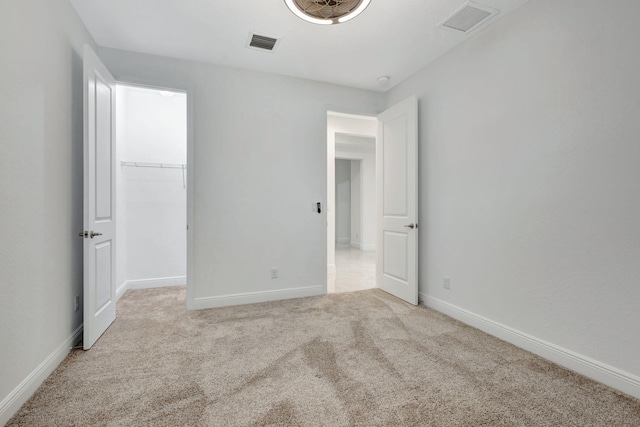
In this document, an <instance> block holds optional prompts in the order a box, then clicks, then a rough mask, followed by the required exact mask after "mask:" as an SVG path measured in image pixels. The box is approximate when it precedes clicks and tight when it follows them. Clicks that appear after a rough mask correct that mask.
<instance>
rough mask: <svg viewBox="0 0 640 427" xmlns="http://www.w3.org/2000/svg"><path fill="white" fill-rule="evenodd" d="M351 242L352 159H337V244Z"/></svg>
mask: <svg viewBox="0 0 640 427" xmlns="http://www.w3.org/2000/svg"><path fill="white" fill-rule="evenodd" d="M350 243H351V160H341V159H336V245H338V246H344V245H349V244H350Z"/></svg>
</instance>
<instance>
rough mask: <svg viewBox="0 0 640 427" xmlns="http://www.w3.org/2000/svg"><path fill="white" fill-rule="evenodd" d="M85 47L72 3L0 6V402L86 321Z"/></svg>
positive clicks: (24, 1)
mask: <svg viewBox="0 0 640 427" xmlns="http://www.w3.org/2000/svg"><path fill="white" fill-rule="evenodd" d="M84 43H89V44H92V45H93V41H92V39H91V37H90V36H89V35H88V33H87V32H86V30H85V29H84V26H83V25H82V23H81V22H80V20H79V19H78V17H77V15H76V13H75V11H74V10H73V8H72V7H71V5H70V4H69V2H68V1H65V0H51V1H36V0H21V1H2V2H0V195H1V196H0V197H1V198H0V218H1V221H0V236H1V243H0V277H1V278H2V279H1V280H2V284H1V285H0V313H1V314H0V316H1V322H0V343H1V344H0V378H1V380H0V402H2V401H3V400H4V399H5V398H6V397H7V396H8V395H9V394H10V393H11V392H12V391H13V390H14V389H16V387H17V386H18V385H19V384H20V383H21V382H22V381H23V380H25V379H26V378H27V376H28V375H29V374H31V373H32V372H33V371H34V370H35V369H36V368H37V367H38V366H39V365H40V364H41V363H43V362H44V361H45V359H47V358H48V357H49V356H50V355H52V354H54V353H55V352H56V350H57V349H59V347H60V346H61V345H63V348H62V350H63V353H64V351H65V350H66V348H64V344H65V343H67V341H68V340H69V339H70V338H71V337H72V335H73V332H74V331H75V330H76V328H78V327H79V326H80V324H81V322H82V307H80V310H79V311H78V312H74V306H73V303H74V301H73V299H74V296H75V295H81V293H82V240H81V239H80V238H78V237H77V236H78V233H79V232H80V231H81V230H82V222H83V219H82V192H83V189H82V138H83V136H82V59H81V56H82V48H83V44H84ZM81 301H82V298H81ZM5 403H6V402H5ZM1 423H2V420H1V419H0V424H1Z"/></svg>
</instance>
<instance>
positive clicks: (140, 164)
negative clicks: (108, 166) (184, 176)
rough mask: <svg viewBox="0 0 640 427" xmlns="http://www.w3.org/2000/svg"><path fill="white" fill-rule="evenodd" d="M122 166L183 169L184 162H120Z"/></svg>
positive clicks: (184, 166)
mask: <svg viewBox="0 0 640 427" xmlns="http://www.w3.org/2000/svg"><path fill="white" fill-rule="evenodd" d="M120 164H121V165H122V166H133V167H135V168H160V169H185V168H186V167H187V165H185V164H184V163H149V162H125V161H122V162H120Z"/></svg>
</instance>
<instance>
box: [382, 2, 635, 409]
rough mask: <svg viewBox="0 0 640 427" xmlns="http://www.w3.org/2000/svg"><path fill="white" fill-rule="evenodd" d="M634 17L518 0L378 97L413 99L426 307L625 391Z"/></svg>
mask: <svg viewBox="0 0 640 427" xmlns="http://www.w3.org/2000/svg"><path fill="white" fill-rule="evenodd" d="M639 16H640V2H637V1H635V0H619V1H616V2H613V3H612V2H603V1H600V0H566V1H554V0H536V1H530V2H528V3H526V4H525V5H524V6H522V7H521V8H520V9H518V10H516V11H515V12H513V13H512V14H510V15H509V16H507V17H505V18H503V19H502V20H500V21H498V22H497V23H495V24H494V25H493V26H491V27H490V28H488V29H487V31H485V32H484V33H483V34H480V35H478V36H477V37H475V38H472V39H470V40H468V41H467V42H465V43H463V44H462V45H460V46H459V47H458V48H456V49H454V50H453V51H452V52H450V53H449V54H447V55H445V56H443V57H441V58H440V59H439V60H438V61H436V62H435V63H433V64H432V65H430V66H428V67H427V68H425V69H423V70H421V71H420V72H419V73H417V74H416V75H414V76H413V77H411V78H409V79H408V80H406V81H405V82H403V83H401V84H400V85H399V86H397V87H396V88H394V89H393V90H391V91H390V92H389V94H388V102H387V104H388V105H392V104H394V103H396V102H398V101H400V100H402V99H403V98H405V97H407V96H408V95H411V94H417V95H418V97H419V98H420V106H419V107H420V123H419V126H420V141H421V147H420V183H421V187H420V203H421V204H420V209H421V210H420V225H421V227H420V292H421V294H422V297H423V298H425V299H426V301H427V303H428V304H430V305H432V306H436V307H438V308H440V309H443V310H449V312H450V313H452V314H454V315H458V316H460V317H464V316H467V319H475V320H476V321H477V323H478V324H482V322H485V321H488V323H487V322H485V326H486V325H490V326H491V325H493V326H491V327H494V332H495V331H498V330H499V329H500V327H502V326H504V327H505V328H506V329H504V331H505V333H506V335H509V334H511V336H512V338H513V337H515V338H514V339H515V340H516V341H517V340H521V342H522V343H525V345H528V344H526V343H527V342H529V343H533V344H535V345H533V346H532V348H533V349H534V350H536V351H539V352H541V353H544V352H545V351H546V350H544V343H548V344H549V345H550V347H548V350H549V352H548V353H547V354H546V356H547V357H551V358H555V359H556V360H558V361H559V362H560V363H564V364H565V365H567V364H568V365H570V366H571V367H572V368H574V369H577V370H580V371H582V372H584V373H586V374H588V375H591V376H592V377H595V378H598V379H600V380H602V381H605V382H608V383H609V384H612V385H614V386H617V387H618V388H620V389H623V390H625V391H626V392H628V393H632V394H635V395H636V396H640V357H638V355H640V333H638V325H640V310H639V309H638V307H639V305H640V286H638V278H639V277H640V226H639V222H638V218H640V197H638V195H639V194H640V167H639V166H638V160H639V159H640V143H639V142H638V137H639V135H640V120H638V118H639V117H640V79H638V76H640V55H638V40H640V27H639V26H638V25H637V20H638V17H639ZM445 276H448V277H450V278H451V289H450V290H445V289H443V287H442V281H443V277H445ZM461 310H466V313H465V312H463V311H461ZM496 324H499V325H496ZM500 325H501V326H500ZM489 329H491V328H489ZM507 332H508V333H507ZM525 334H526V335H525ZM528 337H529V338H528ZM531 337H532V338H531ZM530 338H531V339H530ZM527 340H529V341H527ZM572 355H577V356H576V357H577V359H576V360H577V362H575V361H574V362H575V363H574V362H571V360H572V359H571V357H573V356H572ZM592 362H593V363H594V364H595V365H593V366H591V365H589V364H590V363H592ZM617 376H620V378H617ZM616 378H617V379H616ZM634 381H635V382H634Z"/></svg>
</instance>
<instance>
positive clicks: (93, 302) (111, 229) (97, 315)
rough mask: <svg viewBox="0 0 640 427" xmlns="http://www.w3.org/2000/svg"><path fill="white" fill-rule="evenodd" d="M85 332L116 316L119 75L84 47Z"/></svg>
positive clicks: (96, 334)
mask: <svg viewBox="0 0 640 427" xmlns="http://www.w3.org/2000/svg"><path fill="white" fill-rule="evenodd" d="M83 60H84V232H83V233H82V234H83V235H84V236H83V240H84V248H83V253H84V288H83V291H84V304H83V306H84V332H83V346H84V349H85V350H88V349H89V348H91V346H92V345H93V344H94V343H95V342H96V341H97V340H98V338H100V336H101V335H102V333H103V332H104V331H106V330H107V328H108V327H109V325H110V324H111V323H112V322H113V321H114V320H115V318H116V269H115V267H116V266H115V261H116V257H115V236H116V232H115V231H116V230H115V200H116V199H115V147H116V145H115V138H116V128H115V125H116V123H115V122H116V114H115V105H116V103H115V96H116V92H115V80H114V79H113V77H112V76H111V74H110V73H109V71H108V70H107V68H106V67H105V66H104V65H103V64H102V62H101V61H100V59H99V58H98V56H97V55H96V54H95V52H94V51H93V50H92V49H91V48H90V47H89V46H87V45H85V47H84V58H83Z"/></svg>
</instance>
